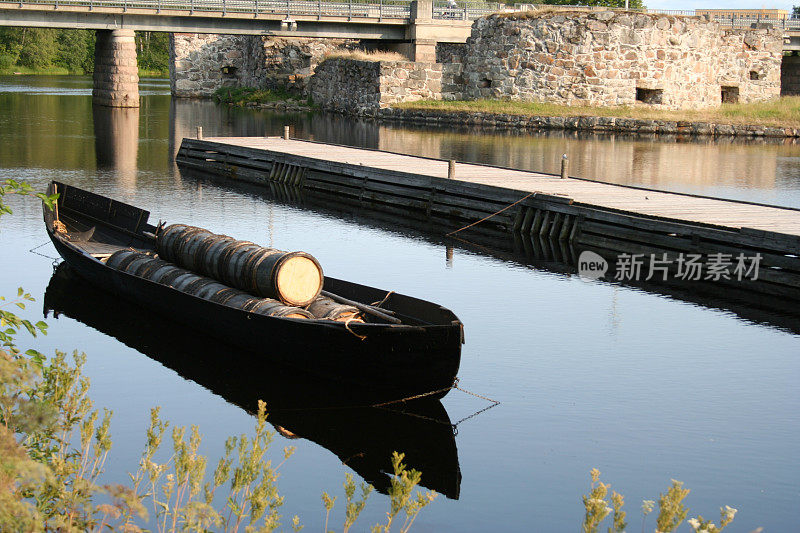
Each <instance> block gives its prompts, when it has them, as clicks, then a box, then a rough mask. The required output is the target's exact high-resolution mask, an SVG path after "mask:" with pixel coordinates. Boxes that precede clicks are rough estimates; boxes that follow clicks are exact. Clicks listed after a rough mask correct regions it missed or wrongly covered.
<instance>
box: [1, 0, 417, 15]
mask: <svg viewBox="0 0 800 533" xmlns="http://www.w3.org/2000/svg"><path fill="white" fill-rule="evenodd" d="M15 3H17V2H15ZM18 3H19V6H20V7H22V6H23V5H44V6H53V7H54V8H55V9H58V8H59V7H67V6H70V7H85V8H87V9H89V10H93V9H95V8H114V9H120V10H122V11H128V10H129V9H131V10H135V9H147V10H155V11H157V12H158V11H161V10H169V11H185V12H189V13H195V12H200V13H202V12H214V13H220V12H221V13H223V14H225V13H242V14H252V15H254V16H257V15H270V14H273V15H285V16H286V17H287V18H291V16H293V15H303V16H309V15H310V16H317V17H319V18H322V17H348V18H351V19H352V18H377V19H382V18H388V19H408V18H410V16H411V2H410V0H379V1H378V2H375V1H374V0H372V1H370V2H365V1H363V0H344V1H336V2H333V1H330V0H24V1H21V2H18Z"/></svg>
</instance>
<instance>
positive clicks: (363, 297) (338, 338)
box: [43, 182, 463, 401]
mask: <svg viewBox="0 0 800 533" xmlns="http://www.w3.org/2000/svg"><path fill="white" fill-rule="evenodd" d="M55 193H58V194H59V198H58V200H57V202H56V209H55V210H53V211H51V210H49V209H48V208H46V207H44V208H43V209H44V220H45V225H46V228H47V233H48V235H49V236H50V239H51V240H52V242H53V244H54V246H55V247H56V249H57V250H58V253H59V254H60V255H61V256H62V257H63V258H64V260H65V261H66V262H67V263H68V264H69V265H70V266H71V267H72V268H73V269H74V270H75V272H77V273H78V274H79V275H80V276H81V277H83V278H84V279H86V280H87V281H88V282H90V283H92V284H93V285H96V286H98V287H100V288H102V289H103V290H105V291H108V292H109V293H111V294H113V295H116V296H120V297H123V298H125V299H127V300H129V301H131V302H134V303H137V304H139V305H141V306H143V307H145V308H146V309H148V310H153V311H156V312H159V313H161V314H163V315H166V316H170V317H172V318H174V319H175V320H177V321H178V322H180V323H182V324H184V325H186V326H189V327H191V328H194V329H196V330H200V331H203V332H206V333H209V334H211V335H212V336H214V337H215V338H217V339H219V340H221V341H223V342H226V343H228V344H230V345H232V346H235V347H236V348H238V349H240V350H245V351H247V352H249V353H251V354H252V356H251V358H250V360H249V361H247V362H246V363H244V364H247V365H249V366H250V367H251V369H252V371H253V372H258V371H260V370H262V369H264V365H268V364H269V363H270V362H281V363H283V364H289V365H293V366H296V367H300V368H303V369H305V370H307V371H311V372H313V373H315V374H317V375H319V376H322V377H324V378H326V379H331V380H335V381H337V382H339V383H340V384H344V385H346V386H347V387H348V388H349V389H351V390H357V391H359V393H360V394H362V396H363V395H369V396H370V397H372V398H373V399H375V400H376V401H389V400H400V399H404V398H409V397H412V396H417V395H429V396H431V397H434V398H440V397H443V396H444V395H445V394H447V392H448V391H449V390H450V388H451V387H452V385H453V383H454V380H455V378H456V374H457V373H458V367H459V364H460V360H461V344H462V343H463V326H462V324H461V322H460V321H459V319H458V318H457V317H456V316H455V314H453V312H452V311H450V310H448V309H445V308H443V307H441V306H439V305H436V304H434V303H431V302H426V301H424V300H420V299H417V298H412V297H410V296H405V295H402V294H397V293H390V292H388V291H384V290H380V289H376V288H373V287H367V286H364V285H359V284H356V283H352V282H348V281H343V280H338V279H335V278H331V277H325V284H324V290H325V291H327V292H328V293H331V294H334V295H337V296H338V297H341V298H343V299H346V300H351V301H354V302H359V303H361V304H362V305H370V304H372V303H374V302H381V301H382V302H383V303H382V304H381V308H382V309H384V310H388V311H389V312H390V313H391V314H392V316H394V317H395V318H396V319H398V320H399V321H400V323H399V324H395V323H386V322H384V321H381V320H379V319H377V318H374V317H372V316H371V315H365V320H366V321H365V323H352V322H351V323H349V324H347V323H343V322H335V321H331V320H316V319H314V320H300V319H296V318H288V317H273V316H264V315H257V314H254V313H250V312H247V311H244V310H242V309H236V308H233V307H228V306H225V305H222V304H218V303H215V302H211V301H209V300H205V299H203V298H199V297H196V296H192V295H190V294H187V293H185V292H181V291H179V290H176V289H173V288H171V287H168V286H165V285H161V284H159V283H156V282H153V281H150V280H148V279H145V278H141V277H138V276H135V275H133V274H130V273H128V272H122V271H120V270H116V269H114V268H111V267H109V266H107V265H106V264H105V263H104V259H106V258H108V257H109V256H110V255H111V254H113V253H114V252H116V251H118V250H123V249H128V248H132V249H134V250H139V251H143V252H151V253H152V252H154V251H155V249H156V238H155V233H156V231H157V228H156V227H155V226H153V225H152V224H150V223H149V222H148V219H149V212H148V211H145V210H143V209H139V208H137V207H134V206H131V205H128V204H124V203H122V202H118V201H116V200H112V199H110V198H106V197H103V196H100V195H97V194H94V193H91V192H88V191H84V190H81V189H78V188H76V187H72V186H69V185H65V184H62V183H56V182H53V183H51V184H50V186H49V188H48V194H55ZM57 228H58V229H57Z"/></svg>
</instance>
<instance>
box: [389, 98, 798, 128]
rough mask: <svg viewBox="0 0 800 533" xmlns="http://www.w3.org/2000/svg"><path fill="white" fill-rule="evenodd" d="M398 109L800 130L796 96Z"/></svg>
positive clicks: (427, 104)
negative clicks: (679, 106)
mask: <svg viewBox="0 0 800 533" xmlns="http://www.w3.org/2000/svg"><path fill="white" fill-rule="evenodd" d="M393 107H397V108H402V109H421V110H436V111H442V112H448V111H450V112H463V111H466V112H473V113H478V112H482V113H497V114H505V115H522V116H560V117H574V116H593V117H618V118H634V119H644V120H668V121H686V122H713V123H725V124H753V125H761V126H772V127H787V128H798V127H800V96H785V97H782V98H780V99H778V100H772V101H769V102H758V103H752V104H723V105H722V106H721V107H719V108H716V109H706V110H701V111H692V110H682V111H669V110H662V109H651V108H647V107H644V106H621V107H567V106H560V105H554V104H547V103H538V102H517V101H507V100H455V101H449V102H446V101H441V100H421V101H418V102H405V103H400V104H393Z"/></svg>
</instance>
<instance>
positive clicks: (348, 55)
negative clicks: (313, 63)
mask: <svg viewBox="0 0 800 533" xmlns="http://www.w3.org/2000/svg"><path fill="white" fill-rule="evenodd" d="M325 59H352V60H355V61H372V62H378V61H408V58H407V57H406V56H404V55H402V54H398V53H397V52H382V51H380V50H376V51H374V52H367V51H364V50H352V51H351V50H336V51H333V52H330V53H328V54H325Z"/></svg>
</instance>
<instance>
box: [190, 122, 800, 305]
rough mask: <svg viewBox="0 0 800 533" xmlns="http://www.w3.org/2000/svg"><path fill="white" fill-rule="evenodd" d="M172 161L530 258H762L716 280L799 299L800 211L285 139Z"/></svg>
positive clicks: (252, 141) (231, 142)
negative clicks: (475, 231)
mask: <svg viewBox="0 0 800 533" xmlns="http://www.w3.org/2000/svg"><path fill="white" fill-rule="evenodd" d="M177 162H178V164H179V165H180V166H181V167H183V168H189V169H192V170H195V171H200V172H203V173H207V174H213V175H216V176H221V177H224V178H227V179H231V180H236V181H242V182H248V183H253V184H257V185H262V186H266V187H270V188H273V189H274V188H279V189H280V190H282V191H283V193H284V194H285V195H288V196H292V195H297V197H298V198H300V197H302V196H308V195H312V196H314V197H315V198H325V197H329V198H331V199H335V200H336V201H337V202H342V201H349V202H352V203H357V204H359V205H369V206H371V207H373V208H380V209H381V210H382V211H386V212H389V213H393V214H396V215H402V216H406V217H409V218H411V219H414V220H417V221H419V220H424V221H428V222H436V223H437V224H439V225H440V227H441V234H442V235H445V234H446V233H449V232H450V231H452V230H453V229H458V228H462V227H464V226H468V225H470V224H472V223H475V222H478V221H482V222H481V223H480V225H485V226H492V227H493V228H494V229H496V230H500V231H504V232H508V233H510V234H513V235H514V237H515V238H516V239H522V240H523V241H524V242H525V244H526V245H530V246H533V247H534V248H535V247H536V246H541V245H542V243H543V240H547V241H550V242H558V243H567V244H569V245H571V246H575V247H578V248H580V247H592V248H597V249H601V250H605V251H607V252H609V255H613V254H623V253H624V254H643V255H644V256H647V257H649V256H650V255H651V254H658V255H659V256H660V254H663V253H666V254H668V257H669V258H670V259H674V258H676V257H677V256H678V255H679V254H702V255H704V256H706V257H707V256H708V255H710V254H730V256H731V257H733V258H735V257H736V256H737V255H739V254H744V255H745V256H748V257H751V256H755V255H756V254H760V256H761V261H760V268H759V273H758V277H759V279H758V280H757V282H756V281H753V280H747V279H745V280H736V279H728V280H726V279H719V280H717V281H718V282H719V283H720V284H722V285H725V284H729V285H731V287H732V288H736V289H737V290H741V289H749V290H755V291H757V292H761V293H766V294H772V295H775V296H780V297H783V298H791V299H798V300H800V210H798V209H793V208H785V207H777V206H768V205H762V204H755V203H748V202H742V201H735V200H723V199H717V198H709V197H703V196H697V195H691V194H683V193H672V192H664V191H655V190H651V189H644V188H638V187H631V186H624V185H614V184H608V183H601V182H597V181H592V180H587V179H580V178H564V179H562V178H560V177H559V176H554V175H550V174H543V173H537V172H529V171H523V170H515V169H508V168H501V167H496V166H487V165H478V164H470V163H456V164H455V167H454V168H452V170H451V165H450V164H449V162H448V161H444V160H438V159H431V158H425V157H416V156H408V155H402V154H396V153H391V152H385V151H380V150H368V149H360V148H352V147H346V146H339V145H331V144H325V143H318V142H311V141H301V140H294V139H291V140H286V139H283V138H278V137H244V138H241V137H226V138H207V139H189V138H186V139H184V140H183V142H182V144H181V148H180V150H179V152H178V155H177ZM448 176H452V177H451V178H448ZM484 219H485V220H484ZM469 231H470V230H465V232H464V235H467V234H468V232H469ZM670 268H671V269H672V268H674V264H673V265H672V266H671V267H670Z"/></svg>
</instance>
